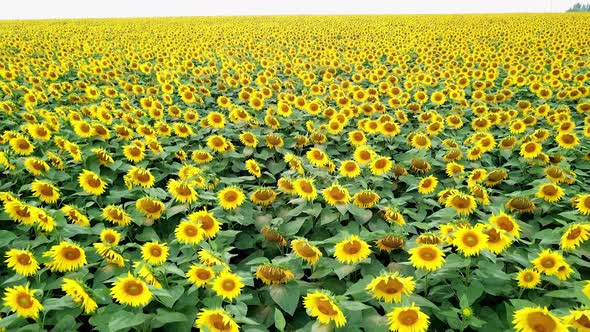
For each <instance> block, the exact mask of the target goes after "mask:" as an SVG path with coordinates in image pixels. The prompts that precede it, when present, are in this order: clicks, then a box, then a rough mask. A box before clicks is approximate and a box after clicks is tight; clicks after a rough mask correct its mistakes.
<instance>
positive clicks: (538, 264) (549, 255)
mask: <svg viewBox="0 0 590 332" xmlns="http://www.w3.org/2000/svg"><path fill="white" fill-rule="evenodd" d="M531 263H532V264H533V265H534V266H535V269H536V270H537V271H539V272H543V273H545V274H546V275H555V274H557V271H558V270H559V267H560V266H562V265H563V264H564V263H565V259H564V258H563V256H562V255H561V254H560V253H559V252H556V251H553V250H551V249H545V250H543V251H542V252H541V253H539V255H538V256H537V258H535V259H533V260H532V261H531Z"/></svg>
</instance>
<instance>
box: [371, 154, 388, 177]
mask: <svg viewBox="0 0 590 332" xmlns="http://www.w3.org/2000/svg"><path fill="white" fill-rule="evenodd" d="M392 167H393V163H392V162H391V158H389V157H376V158H375V159H373V161H371V163H370V164H369V168H370V169H371V173H373V175H383V174H385V173H387V172H389V171H390V170H391V168H392Z"/></svg>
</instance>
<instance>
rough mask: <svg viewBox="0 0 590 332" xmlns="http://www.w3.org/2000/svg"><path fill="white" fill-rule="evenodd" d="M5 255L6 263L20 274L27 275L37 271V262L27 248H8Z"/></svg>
mask: <svg viewBox="0 0 590 332" xmlns="http://www.w3.org/2000/svg"><path fill="white" fill-rule="evenodd" d="M5 256H6V260H5V262H6V265H7V266H8V267H9V268H11V269H13V270H14V271H15V272H16V273H18V274H20V275H23V276H25V277H28V276H32V275H35V274H36V273H37V271H39V263H38V262H37V260H36V259H35V256H33V253H32V252H30V251H28V250H20V249H10V250H8V251H7V252H6V254H5Z"/></svg>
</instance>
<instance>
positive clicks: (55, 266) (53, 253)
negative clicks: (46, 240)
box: [43, 241, 87, 272]
mask: <svg viewBox="0 0 590 332" xmlns="http://www.w3.org/2000/svg"><path fill="white" fill-rule="evenodd" d="M43 257H49V258H50V261H49V262H47V263H45V265H46V266H47V267H49V269H50V270H51V271H52V272H70V271H77V270H79V269H80V268H81V267H82V266H84V265H86V263H87V262H86V253H85V252H84V249H83V248H81V247H79V246H78V245H76V244H73V243H69V242H65V241H62V242H61V243H60V244H57V245H54V246H52V247H51V248H50V249H49V250H48V251H46V252H44V253H43Z"/></svg>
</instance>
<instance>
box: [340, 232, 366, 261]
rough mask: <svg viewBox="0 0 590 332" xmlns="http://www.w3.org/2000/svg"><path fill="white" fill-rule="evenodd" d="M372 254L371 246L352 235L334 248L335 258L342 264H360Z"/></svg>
mask: <svg viewBox="0 0 590 332" xmlns="http://www.w3.org/2000/svg"><path fill="white" fill-rule="evenodd" d="M370 254H371V249H370V246H369V244H368V243H367V242H365V241H363V240H362V239H361V238H360V237H358V236H357V235H350V236H348V237H347V238H345V239H344V240H342V241H340V242H338V243H336V245H335V246H334V257H336V260H337V261H338V262H340V263H342V264H354V263H358V262H360V261H362V260H364V259H366V258H367V257H369V255H370Z"/></svg>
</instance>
